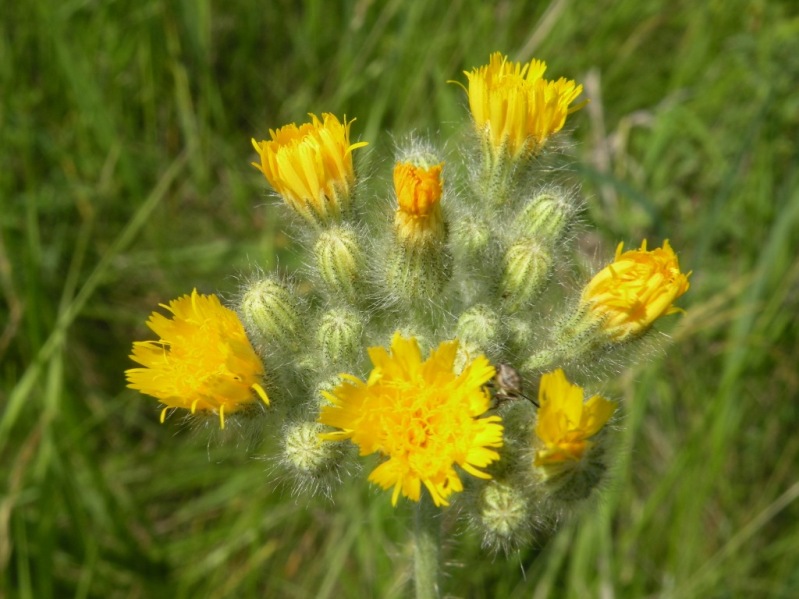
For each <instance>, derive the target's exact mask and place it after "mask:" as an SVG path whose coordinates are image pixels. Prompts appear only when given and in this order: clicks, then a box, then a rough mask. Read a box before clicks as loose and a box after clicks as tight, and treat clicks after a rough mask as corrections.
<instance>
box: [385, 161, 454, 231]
mask: <svg viewBox="0 0 799 599" xmlns="http://www.w3.org/2000/svg"><path fill="white" fill-rule="evenodd" d="M443 167H444V164H443V163H441V164H437V165H435V166H430V167H427V166H418V165H416V164H413V163H411V162H398V163H397V164H396V165H395V166H394V190H395V192H396V194H397V204H398V207H397V211H396V213H395V215H394V225H395V227H396V231H397V235H398V236H399V238H400V239H401V240H402V241H404V242H408V243H411V244H416V243H421V242H423V241H424V240H426V239H441V238H442V237H443V235H444V220H443V217H442V214H441V195H442V193H443V181H442V178H441V170H442V169H443Z"/></svg>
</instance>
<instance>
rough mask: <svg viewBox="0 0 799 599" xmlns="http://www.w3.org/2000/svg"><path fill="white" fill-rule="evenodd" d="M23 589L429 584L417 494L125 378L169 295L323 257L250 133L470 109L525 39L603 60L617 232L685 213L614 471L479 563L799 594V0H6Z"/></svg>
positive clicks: (165, 590)
mask: <svg viewBox="0 0 799 599" xmlns="http://www.w3.org/2000/svg"><path fill="white" fill-rule="evenodd" d="M3 17H4V18H3V19H2V21H0V32H1V33H2V35H0V89H1V90H2V92H1V93H0V136H2V139H1V140H0V156H1V157H2V164H3V168H2V169H0V202H2V203H1V204H0V290H1V291H2V298H3V301H2V303H0V327H2V328H1V329H0V381H2V387H1V388H0V401H2V406H3V412H2V417H1V418H0V459H1V460H2V462H0V463H2V465H3V466H2V474H3V476H2V478H0V483H2V487H1V491H0V492H2V496H1V497H0V572H2V574H0V576H2V578H0V595H3V596H9V597H37V598H38V597H56V596H57V597H69V596H76V597H183V596H198V595H199V596H208V597H246V596H263V595H266V596H275V597H331V596H336V597H341V598H344V597H400V596H406V595H407V593H408V587H407V586H405V583H406V581H407V577H408V575H409V567H410V548H409V547H408V545H407V540H406V535H405V530H404V526H405V524H404V517H405V516H407V514H406V513H405V512H406V508H400V509H398V510H396V511H395V510H392V509H391V508H390V507H389V502H388V501H387V500H386V497H385V496H383V495H381V494H379V493H376V492H374V491H372V490H370V489H366V488H356V487H352V488H349V489H341V490H340V491H339V492H338V494H337V495H336V503H335V505H330V504H328V503H325V502H323V501H311V502H308V503H306V502H303V501H296V500H294V499H293V498H291V497H290V496H289V491H288V489H286V488H284V487H282V486H281V485H279V484H277V483H276V482H275V480H274V479H273V477H271V476H270V475H269V470H270V468H269V464H268V463H265V462H263V461H261V460H254V459H252V458H251V455H252V454H253V453H256V454H264V453H267V452H268V444H269V442H268V441H266V442H265V444H264V446H263V447H259V448H248V447H243V446H239V445H235V444H234V445H229V446H228V445H222V446H216V445H214V446H206V445H205V444H204V443H203V441H202V440H201V438H200V436H199V435H196V436H195V435H191V434H187V433H186V432H185V431H182V430H178V429H176V428H175V427H174V426H161V425H159V424H158V421H157V411H156V407H155V406H154V405H153V404H152V403H150V402H148V401H147V400H146V399H144V398H142V397H141V396H139V395H137V394H135V393H131V392H129V391H128V390H126V389H124V380H123V376H122V371H123V370H124V369H125V368H126V367H128V366H129V362H128V360H127V357H126V356H127V353H128V351H129V349H130V342H131V340H132V339H135V338H143V337H144V335H146V333H145V330H144V326H143V321H144V319H145V318H146V316H147V315H148V314H149V312H150V311H151V310H152V309H153V307H154V306H155V305H156V304H157V303H158V302H159V301H164V300H167V299H170V298H173V297H176V296H177V295H178V294H181V293H184V292H186V291H187V290H190V289H191V288H192V287H194V286H197V287H198V288H200V289H201V290H204V291H211V290H219V291H221V292H223V293H231V292H233V291H234V290H235V287H236V284H237V280H236V277H235V276H234V275H236V274H237V273H241V272H247V271H248V270H249V269H250V268H251V267H252V265H253V264H254V263H257V264H260V265H262V266H263V267H264V268H266V269H271V268H273V267H275V266H276V265H280V266H281V267H285V266H286V265H287V264H291V261H292V260H293V259H294V258H293V255H292V253H291V248H290V245H289V240H288V239H287V238H286V237H285V235H284V234H282V233H281V223H280V221H279V217H278V215H279V212H277V211H274V210H273V209H272V207H271V205H270V201H269V200H268V199H267V195H266V193H265V192H264V187H265V186H264V183H263V180H262V178H260V177H259V175H258V173H257V172H256V171H255V170H254V169H251V167H249V166H248V164H247V163H248V161H249V160H251V159H252V155H251V154H252V152H251V149H250V147H249V138H250V137H251V136H264V135H265V134H266V133H267V131H268V128H270V127H278V126H280V125H282V124H284V123H286V122H290V121H297V120H301V119H303V118H304V116H305V114H306V113H307V112H316V113H319V112H322V111H330V112H334V113H336V114H339V115H341V114H344V113H346V114H347V116H348V117H357V119H358V120H357V121H356V123H355V125H354V126H353V131H354V133H355V136H356V137H357V138H359V139H364V140H368V141H369V142H370V143H371V148H372V150H371V152H370V153H369V154H368V156H367V158H366V160H365V163H364V164H362V165H361V167H362V169H363V172H368V173H370V174H373V175H374V176H377V177H385V176H386V172H387V169H388V167H389V164H390V163H389V162H388V158H387V156H389V152H390V150H391V148H392V144H393V140H392V137H391V135H389V133H388V132H391V133H392V134H393V135H394V136H395V137H400V136H402V135H403V134H406V133H408V132H410V131H418V132H421V133H423V134H430V135H432V136H435V137H439V138H440V139H446V138H448V137H450V136H452V135H456V134H457V133H458V132H459V131H461V130H462V128H463V127H464V124H465V119H466V115H465V107H464V104H465V102H464V98H463V95H462V92H461V91H460V90H459V89H458V88H457V87H455V86H452V85H447V84H446V81H447V80H450V79H459V78H461V71H463V70H464V69H467V68H470V67H472V66H474V65H478V64H482V63H483V62H485V60H486V58H487V56H488V54H489V52H491V51H493V50H497V49H499V50H502V51H505V52H507V53H509V54H511V55H512V56H513V57H514V58H516V59H529V58H530V57H531V56H533V55H535V56H537V57H540V58H543V59H545V60H546V61H547V62H548V64H549V65H550V66H549V73H550V74H551V75H552V76H560V75H569V76H573V77H575V78H577V79H578V80H580V81H583V82H585V83H586V86H587V88H588V95H589V96H590V97H591V99H592V102H591V104H590V105H589V107H588V108H587V109H586V110H584V111H582V112H581V113H578V114H577V115H575V117H576V118H574V119H573V120H572V121H571V122H572V123H573V125H574V131H573V138H574V140H575V148H574V152H573V153H574V157H575V165H574V168H575V169H576V171H577V172H578V173H579V174H580V176H581V177H582V178H583V180H584V192H585V196H586V198H587V206H588V207H587V214H586V220H587V221H589V224H591V225H592V226H595V227H596V229H597V232H598V235H599V239H601V243H602V247H603V250H602V251H603V254H602V255H608V254H609V253H610V251H611V249H612V247H613V246H614V245H615V243H616V242H617V241H618V240H624V241H626V242H627V243H628V244H636V243H638V241H639V240H640V239H641V238H643V237H649V238H650V239H652V240H653V241H655V240H656V241H658V242H659V241H660V240H661V239H663V238H666V237H668V238H670V239H671V241H672V244H673V245H674V247H675V248H677V249H678V251H679V252H680V259H681V263H682V264H684V265H685V267H686V268H689V269H693V271H694V275H693V278H692V283H693V285H692V289H691V292H690V293H689V295H687V296H686V301H685V302H684V304H686V305H687V306H688V313H687V315H685V316H684V317H682V318H681V319H679V322H678V324H676V325H671V328H670V329H669V330H670V331H671V337H672V342H671V343H669V344H667V347H666V350H665V351H663V352H660V353H658V354H657V355H655V356H653V359H652V360H651V361H649V362H648V363H647V364H646V365H641V366H638V367H636V368H634V369H632V370H631V371H629V372H627V373H626V374H625V375H623V376H621V377H619V378H618V380H617V381H616V382H615V383H614V385H613V388H612V389H611V391H612V392H613V393H614V394H615V395H616V396H618V397H621V398H624V400H625V402H626V405H627V407H628V414H627V428H626V430H625V433H624V435H625V437H624V442H623V445H624V448H625V449H627V450H629V451H625V452H623V456H624V457H623V458H622V460H621V463H620V464H618V466H617V468H616V471H615V473H614V481H613V484H612V485H611V486H610V488H609V489H608V490H607V493H606V494H605V495H603V497H602V498H601V499H600V500H599V501H598V502H597V503H596V505H595V506H593V507H592V508H591V509H588V510H585V511H584V512H582V513H580V514H578V515H576V517H575V518H574V519H572V520H571V521H570V522H569V523H568V524H567V525H566V526H565V527H564V528H563V529H562V530H561V531H560V532H558V533H557V534H556V535H555V536H554V538H553V539H552V540H551V541H550V542H549V543H548V544H546V545H544V544H543V543H542V546H541V547H538V548H536V549H533V550H530V551H526V552H522V553H521V554H519V555H513V556H511V557H510V558H508V559H507V560H506V559H505V558H504V557H497V558H490V557H487V556H485V555H483V554H482V553H481V552H480V551H479V539H476V538H473V536H472V535H471V534H468V533H465V534H459V535H458V536H456V537H454V538H453V539H452V543H451V544H450V545H448V547H447V556H448V560H449V562H450V563H449V567H448V572H449V578H448V580H447V588H448V590H449V592H450V593H452V595H453V596H460V597H475V598H480V597H541V598H543V597H548V596H553V597H594V596H608V597H610V596H621V597H644V596H656V597H737V596H748V597H785V598H789V597H795V596H797V595H799V570H797V568H796V564H797V563H799V507H798V506H797V501H796V498H797V495H799V486H798V485H799V467H797V464H799V438H797V436H796V435H795V434H794V431H795V429H796V428H797V424H799V401H797V400H798V399H799V394H798V393H797V390H798V389H799V374H797V372H798V371H797V368H796V356H797V355H799V324H797V314H798V313H799V262H797V258H796V256H797V253H798V250H799V241H797V240H798V239H799V154H798V153H797V149H796V140H797V139H799V95H797V94H796V90H797V87H799V61H797V60H796V56H799V14H798V12H797V10H796V8H795V6H794V4H793V3H792V2H790V1H789V0H784V1H782V2H779V1H768V2H766V1H765V0H761V1H750V2H745V1H743V0H732V1H730V2H707V3H701V4H700V3H689V2H686V1H678V2H668V3H667V2H664V1H662V0H640V1H634V0H619V1H616V2H610V1H608V0H604V1H599V2H594V3H587V2H569V1H566V0H555V1H552V2H538V3H523V2H509V1H505V2H498V3H481V2H474V1H469V0H455V1H454V2H451V3H446V4H445V3H433V2H423V1H406V2H400V1H399V0H388V1H386V2H380V3H378V2H371V1H369V0H362V1H350V2H342V3H338V4H337V5H336V8H335V9H333V8H331V5H330V4H329V3H324V2H321V1H319V0H312V1H308V2H305V3H303V4H299V3H294V2H289V1H288V0H277V1H274V2H270V3H255V2H239V3H233V4H229V5H225V4H223V3H212V2H208V1H207V0H206V1H196V2H186V1H181V2H165V1H159V0H140V1H138V2H132V1H130V0H119V1H115V2H92V1H88V0H80V1H66V2H60V3H56V2H52V1H50V0H32V1H30V2H15V3H6V5H4V7H3Z"/></svg>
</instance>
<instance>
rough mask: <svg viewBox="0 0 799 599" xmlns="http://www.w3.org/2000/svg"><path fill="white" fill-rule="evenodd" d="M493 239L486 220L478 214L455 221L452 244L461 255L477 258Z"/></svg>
mask: <svg viewBox="0 0 799 599" xmlns="http://www.w3.org/2000/svg"><path fill="white" fill-rule="evenodd" d="M490 241H491V231H490V230H489V228H488V226H486V223H485V222H484V220H482V219H480V218H478V217H476V216H471V215H470V216H466V217H464V218H461V219H459V220H458V221H456V222H455V224H454V226H453V228H452V245H453V247H454V248H455V251H456V252H457V253H458V254H459V255H463V256H464V257H465V258H477V257H478V256H480V255H481V254H482V253H483V252H484V251H485V250H487V249H488V244H489V242H490Z"/></svg>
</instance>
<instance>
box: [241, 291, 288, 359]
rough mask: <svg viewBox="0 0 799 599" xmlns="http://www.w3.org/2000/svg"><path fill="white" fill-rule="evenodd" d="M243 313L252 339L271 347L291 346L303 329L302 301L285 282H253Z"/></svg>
mask: <svg viewBox="0 0 799 599" xmlns="http://www.w3.org/2000/svg"><path fill="white" fill-rule="evenodd" d="M239 314H240V316H241V320H242V322H243V323H244V328H245V329H246V331H247V333H248V334H249V335H250V339H251V340H252V341H253V343H254V344H255V345H257V346H261V347H264V348H266V349H267V350H268V349H271V348H273V347H274V346H275V345H278V346H280V347H282V348H290V347H292V346H293V345H295V344H296V341H297V338H298V337H299V331H300V311H299V302H298V301H297V298H296V296H295V295H294V294H293V293H292V292H291V291H290V290H289V289H288V288H287V287H286V286H284V285H283V284H282V283H279V282H278V281H275V280H273V279H261V280H260V281H255V282H253V283H250V284H249V285H248V286H247V287H246V288H245V290H244V293H243V294H242V296H241V302H240V303H239Z"/></svg>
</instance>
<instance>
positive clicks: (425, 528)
mask: <svg viewBox="0 0 799 599" xmlns="http://www.w3.org/2000/svg"><path fill="white" fill-rule="evenodd" d="M439 516H440V512H439V510H438V508H436V506H435V505H434V504H433V500H432V499H431V497H430V495H429V494H428V493H427V492H423V493H422V497H420V498H419V503H418V504H417V506H416V511H415V513H414V518H413V545H414V555H413V569H414V585H415V588H416V599H438V598H439V597H440V590H439V571H440V565H439V564H440V557H441V555H440V554H441V522H440V520H439Z"/></svg>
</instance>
